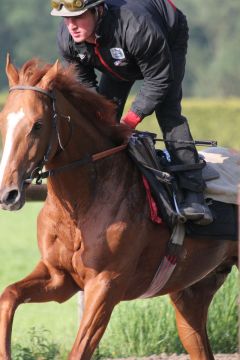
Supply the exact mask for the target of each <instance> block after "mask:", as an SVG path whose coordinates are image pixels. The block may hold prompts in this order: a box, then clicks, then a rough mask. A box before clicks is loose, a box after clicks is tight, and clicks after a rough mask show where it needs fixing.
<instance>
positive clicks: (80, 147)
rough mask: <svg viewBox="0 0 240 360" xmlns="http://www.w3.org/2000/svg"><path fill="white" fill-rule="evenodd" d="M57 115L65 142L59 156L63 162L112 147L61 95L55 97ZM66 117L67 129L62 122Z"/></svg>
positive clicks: (64, 122)
mask: <svg viewBox="0 0 240 360" xmlns="http://www.w3.org/2000/svg"><path fill="white" fill-rule="evenodd" d="M57 113H58V119H59V125H60V128H61V127H62V132H63V133H64V134H65V137H66V139H65V140H66V141H67V146H66V149H65V150H64V152H63V153H62V154H61V155H62V157H63V158H64V161H68V162H71V161H74V160H76V159H79V158H81V157H82V156H84V155H86V154H93V153H97V152H100V151H103V150H105V149H107V148H109V147H111V146H112V143H111V141H110V140H109V139H108V138H106V137H105V136H103V135H102V134H101V133H100V132H99V131H98V130H97V129H96V128H95V126H94V125H93V124H94V123H92V121H91V119H87V118H84V117H83V115H82V114H81V113H80V112H79V111H78V110H77V109H76V108H75V107H74V106H73V105H72V104H71V103H70V102H69V101H68V100H66V98H65V97H64V96H63V95H62V94H61V93H58V96H57ZM96 116H97V114H96ZM66 117H67V118H68V119H70V123H69V126H68V129H67V126H66V120H64V118H65V119H66ZM63 127H64V128H63ZM70 131H71V134H69V132H70Z"/></svg>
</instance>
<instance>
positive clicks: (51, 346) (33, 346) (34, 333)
mask: <svg viewBox="0 0 240 360" xmlns="http://www.w3.org/2000/svg"><path fill="white" fill-rule="evenodd" d="M49 335H50V334H49V331H48V330H46V329H44V328H40V329H36V328H35V327H33V328H31V329H30V331H29V341H28V342H27V344H26V345H25V346H22V345H21V344H18V343H17V344H15V345H14V346H13V349H12V359H13V360H55V359H57V358H58V355H59V354H60V352H59V345H57V344H56V343H55V342H53V341H52V339H51V337H49Z"/></svg>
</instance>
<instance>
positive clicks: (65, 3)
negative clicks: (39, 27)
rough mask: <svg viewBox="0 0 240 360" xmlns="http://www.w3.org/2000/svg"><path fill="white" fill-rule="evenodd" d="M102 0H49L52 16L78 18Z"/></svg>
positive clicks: (102, 0) (102, 1)
mask: <svg viewBox="0 0 240 360" xmlns="http://www.w3.org/2000/svg"><path fill="white" fill-rule="evenodd" d="M101 3H104V0H51V6H52V11H51V15H52V16H79V15H82V14H83V13H85V12H86V11H87V10H88V9H91V8H94V7H96V6H98V5H100V4H101Z"/></svg>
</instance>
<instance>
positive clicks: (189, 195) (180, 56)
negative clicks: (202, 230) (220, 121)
mask: <svg viewBox="0 0 240 360" xmlns="http://www.w3.org/2000/svg"><path fill="white" fill-rule="evenodd" d="M187 41H188V26H187V22H186V19H185V17H184V16H183V15H182V16H181V20H180V23H179V31H178V35H177V38H176V42H175V44H174V45H173V47H172V49H171V55H172V68H173V75H174V80H173V82H172V85H171V87H170V89H169V92H168V94H167V96H166V98H165V100H164V102H162V103H161V104H159V106H157V108H156V116H157V119H158V122H159V125H160V127H161V130H162V132H163V136H164V138H165V139H166V140H167V141H173V142H167V141H166V148H167V149H168V151H169V153H170V156H171V159H172V162H173V164H175V165H193V164H198V163H199V157H198V153H197V150H196V147H195V145H194V144H193V143H192V144H188V145H186V144H181V143H176V142H174V141H176V140H184V141H192V140H193V139H192V136H191V133H190V130H189V126H188V122H187V119H186V118H185V117H184V116H182V114H181V100H182V81H183V77H184V73H185V63H186V52H187ZM177 176H178V179H179V184H180V187H181V188H182V189H183V191H184V195H185V200H184V202H183V204H182V206H181V210H182V212H183V213H184V215H185V216H186V218H188V219H191V220H198V219H203V221H204V222H205V223H209V222H211V221H212V216H211V212H210V210H209V209H208V207H207V205H206V204H205V202H204V197H203V190H204V188H205V182H204V180H203V178H202V170H201V169H195V170H191V171H183V172H179V173H178V175H177Z"/></svg>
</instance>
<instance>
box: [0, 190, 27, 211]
mask: <svg viewBox="0 0 240 360" xmlns="http://www.w3.org/2000/svg"><path fill="white" fill-rule="evenodd" d="M23 193H24V192H23V191H20V189H19V188H18V187H16V186H15V187H14V186H13V187H6V188H4V189H3V190H2V191H1V192H0V207H1V209H3V210H9V211H14V210H19V209H21V207H22V206H23V205H24V203H25V200H24V194H23Z"/></svg>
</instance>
